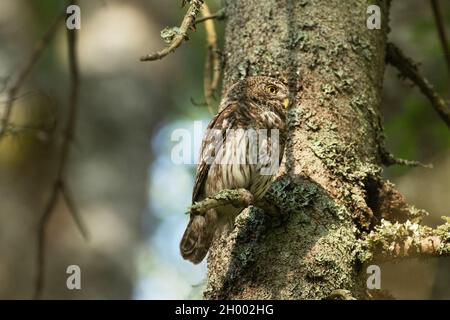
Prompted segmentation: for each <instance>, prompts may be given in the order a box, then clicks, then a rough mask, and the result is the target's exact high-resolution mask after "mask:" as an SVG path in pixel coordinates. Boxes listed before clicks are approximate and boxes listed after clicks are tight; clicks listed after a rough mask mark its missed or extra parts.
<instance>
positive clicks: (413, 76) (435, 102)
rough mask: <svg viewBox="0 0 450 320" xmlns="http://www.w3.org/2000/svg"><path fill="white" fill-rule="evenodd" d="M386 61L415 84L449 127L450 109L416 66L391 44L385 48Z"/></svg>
mask: <svg viewBox="0 0 450 320" xmlns="http://www.w3.org/2000/svg"><path fill="white" fill-rule="evenodd" d="M386 50H387V51H386V60H387V62H388V63H390V64H392V65H393V66H395V67H396V68H397V69H398V70H399V71H400V73H401V74H402V75H403V76H404V77H405V78H408V79H410V80H411V81H412V82H413V83H415V84H416V85H417V86H418V87H419V89H420V91H421V92H422V93H423V94H424V95H425V96H426V97H427V98H428V100H430V102H431V105H432V107H433V108H434V110H435V111H436V112H437V113H438V114H439V116H440V117H441V119H442V120H443V121H444V122H445V123H446V124H447V126H448V127H450V107H449V106H448V105H447V104H446V103H445V101H444V99H442V98H441V97H440V96H439V94H438V93H437V92H436V91H435V90H434V88H433V86H432V85H431V84H430V83H429V82H428V80H427V79H426V78H424V77H423V76H422V75H421V74H420V73H419V70H418V68H417V65H416V64H415V63H414V62H413V61H412V60H411V59H409V58H408V57H406V56H404V54H403V52H401V50H400V49H399V48H398V47H396V46H395V45H394V44H392V43H388V44H387V47H386Z"/></svg>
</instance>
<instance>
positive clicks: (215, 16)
mask: <svg viewBox="0 0 450 320" xmlns="http://www.w3.org/2000/svg"><path fill="white" fill-rule="evenodd" d="M211 19H214V20H219V21H220V20H223V19H225V9H224V8H222V9H220V10H219V11H217V12H216V13H213V14H210V13H208V14H204V15H203V17H201V18H198V19H197V20H195V24H199V23H202V22H205V21H207V20H211Z"/></svg>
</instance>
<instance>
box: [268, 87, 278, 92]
mask: <svg viewBox="0 0 450 320" xmlns="http://www.w3.org/2000/svg"><path fill="white" fill-rule="evenodd" d="M267 92H269V93H271V94H276V93H277V92H278V88H277V87H275V86H273V85H269V86H267Z"/></svg>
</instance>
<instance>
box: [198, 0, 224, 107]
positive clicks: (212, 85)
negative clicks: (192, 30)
mask: <svg viewBox="0 0 450 320" xmlns="http://www.w3.org/2000/svg"><path fill="white" fill-rule="evenodd" d="M202 14H203V16H206V17H207V16H210V11H209V8H208V6H207V5H206V3H205V4H204V5H203V7H202ZM205 31H206V43H207V45H206V48H207V53H206V59H205V69H204V79H203V86H204V91H205V101H206V104H207V105H208V110H209V112H210V113H211V114H214V111H213V110H212V98H213V97H214V94H215V93H216V92H217V90H218V88H219V82H220V56H219V53H218V45H217V33H216V28H215V26H214V21H213V20H206V21H205Z"/></svg>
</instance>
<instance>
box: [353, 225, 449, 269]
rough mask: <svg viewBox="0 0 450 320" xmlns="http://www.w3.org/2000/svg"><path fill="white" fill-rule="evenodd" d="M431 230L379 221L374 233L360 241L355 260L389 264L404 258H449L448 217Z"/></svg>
mask: <svg viewBox="0 0 450 320" xmlns="http://www.w3.org/2000/svg"><path fill="white" fill-rule="evenodd" d="M443 219H444V220H445V221H446V222H445V223H444V224H442V225H440V226H438V227H437V228H436V229H432V228H430V227H427V226H422V225H420V224H417V223H412V222H410V221H406V222H405V223H398V222H396V223H391V222H388V221H386V220H382V221H381V225H379V226H377V227H376V228H375V230H374V231H372V232H371V233H369V234H368V235H367V236H366V238H365V239H363V240H361V241H360V245H361V249H362V250H361V253H360V255H359V259H360V260H361V261H362V262H368V261H379V262H384V261H391V260H394V259H395V260H398V259H406V258H420V257H424V258H426V257H440V256H450V218H446V217H443Z"/></svg>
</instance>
